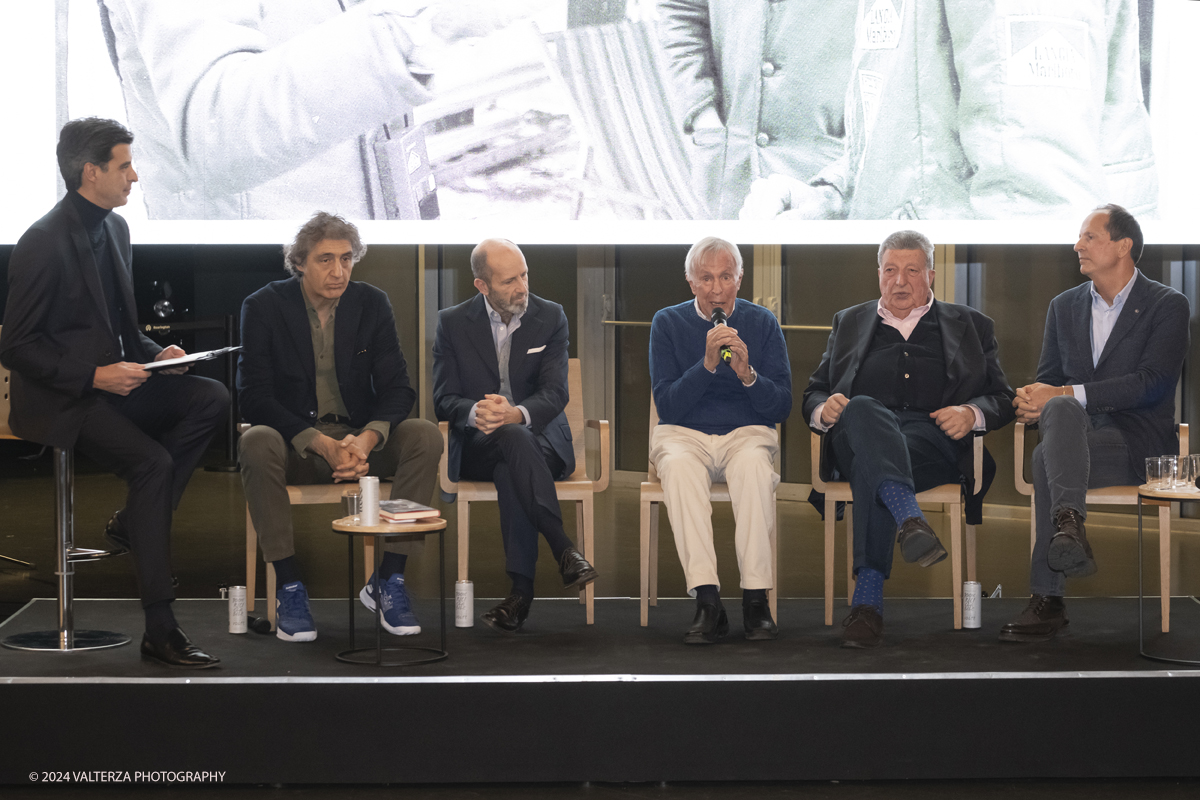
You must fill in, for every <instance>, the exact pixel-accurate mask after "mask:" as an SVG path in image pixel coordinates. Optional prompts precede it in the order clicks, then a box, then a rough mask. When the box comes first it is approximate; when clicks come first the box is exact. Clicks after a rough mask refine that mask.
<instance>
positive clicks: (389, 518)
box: [379, 500, 441, 524]
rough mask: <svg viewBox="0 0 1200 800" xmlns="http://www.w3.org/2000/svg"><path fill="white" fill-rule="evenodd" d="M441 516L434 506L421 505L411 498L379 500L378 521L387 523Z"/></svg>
mask: <svg viewBox="0 0 1200 800" xmlns="http://www.w3.org/2000/svg"><path fill="white" fill-rule="evenodd" d="M440 516H441V512H439V511H438V510H437V509H436V508H430V507H429V506H423V505H421V504H420V503H415V502H413V501H412V500H380V501H379V521H380V522H381V523H387V524H403V523H407V522H418V521H426V520H430V519H436V518H438V517H440Z"/></svg>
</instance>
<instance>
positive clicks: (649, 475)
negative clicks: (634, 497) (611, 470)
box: [646, 392, 659, 483]
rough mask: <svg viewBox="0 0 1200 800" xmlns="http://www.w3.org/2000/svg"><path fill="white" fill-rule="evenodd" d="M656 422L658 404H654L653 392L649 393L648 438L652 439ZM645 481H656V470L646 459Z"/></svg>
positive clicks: (651, 462) (652, 463)
mask: <svg viewBox="0 0 1200 800" xmlns="http://www.w3.org/2000/svg"><path fill="white" fill-rule="evenodd" d="M657 424H658V406H656V405H654V392H651V393H650V434H649V437H648V438H649V439H650V440H651V441H653V440H654V426H655V425H657ZM647 452H649V451H647ZM646 481H647V482H648V483H658V482H659V481H658V470H656V469H655V468H654V462H653V461H650V460H649V459H647V461H646Z"/></svg>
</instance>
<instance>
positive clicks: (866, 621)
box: [842, 604, 883, 649]
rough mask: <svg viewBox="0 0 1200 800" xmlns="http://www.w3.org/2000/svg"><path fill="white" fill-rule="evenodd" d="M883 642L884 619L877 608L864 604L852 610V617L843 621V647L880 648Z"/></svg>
mask: <svg viewBox="0 0 1200 800" xmlns="http://www.w3.org/2000/svg"><path fill="white" fill-rule="evenodd" d="M882 641H883V617H882V616H880V614H879V612H878V611H877V610H876V609H875V606H868V605H866V604H864V605H859V606H855V607H854V608H852V609H850V615H849V616H848V617H846V618H845V619H844V620H842V647H853V648H858V649H864V648H868V647H878V646H879V643H880V642H882Z"/></svg>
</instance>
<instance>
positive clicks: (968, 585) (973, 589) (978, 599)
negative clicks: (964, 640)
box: [962, 581, 983, 629]
mask: <svg viewBox="0 0 1200 800" xmlns="http://www.w3.org/2000/svg"><path fill="white" fill-rule="evenodd" d="M982 601H983V587H982V586H981V585H980V584H979V582H978V581H963V600H962V603H963V627H964V628H971V629H976V628H979V627H980V626H981V625H982V624H983V613H982V611H983V609H982V608H980V606H981V605H982Z"/></svg>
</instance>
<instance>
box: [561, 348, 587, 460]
mask: <svg viewBox="0 0 1200 800" xmlns="http://www.w3.org/2000/svg"><path fill="white" fill-rule="evenodd" d="M567 391H568V392H570V397H569V398H568V399H567V409H566V412H567V424H568V425H570V426H571V442H572V443H573V444H574V445H575V472H574V473H572V474H571V476H570V478H569V480H573V481H583V480H587V439H585V438H584V435H585V434H584V431H585V430H586V428H585V426H584V422H583V367H582V366H581V365H580V362H579V359H578V358H572V359H570V360H569V361H568V362H567Z"/></svg>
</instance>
